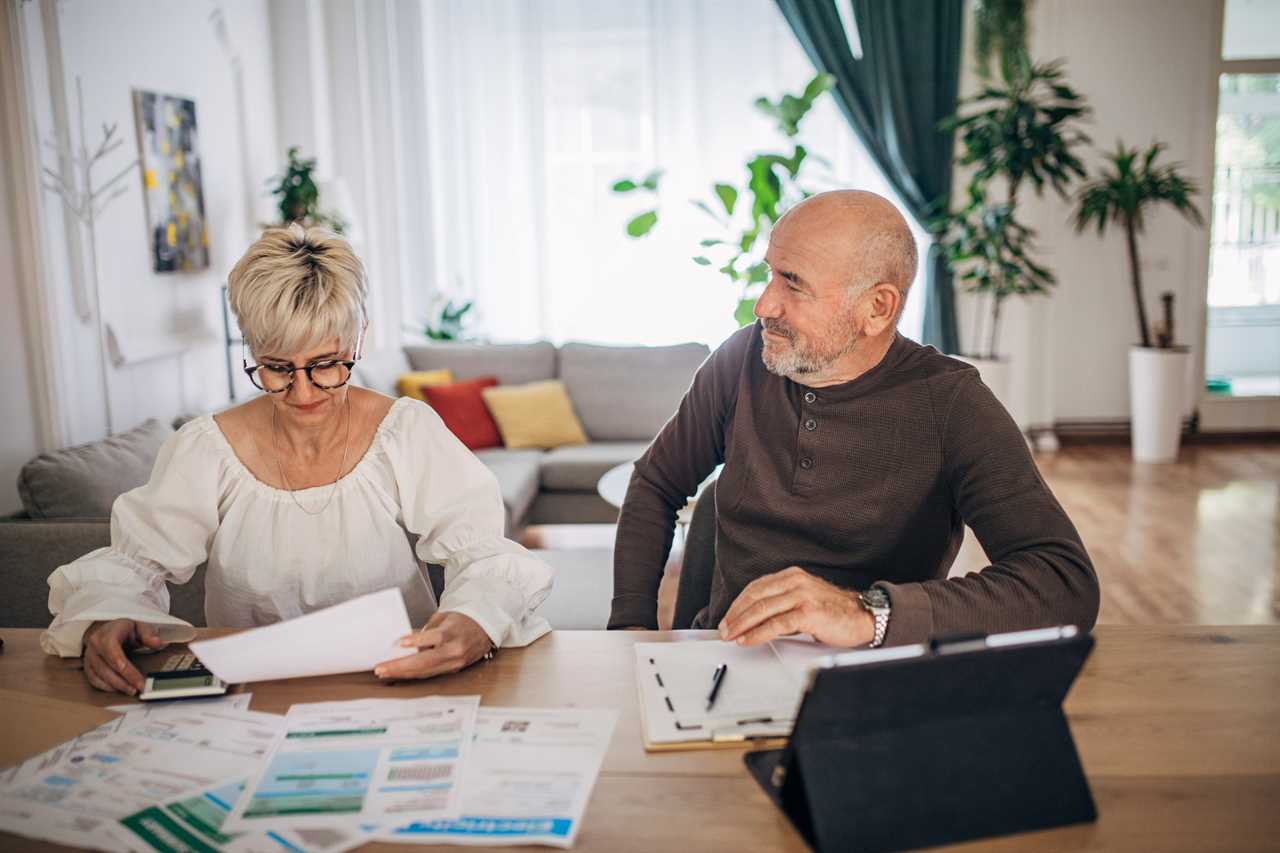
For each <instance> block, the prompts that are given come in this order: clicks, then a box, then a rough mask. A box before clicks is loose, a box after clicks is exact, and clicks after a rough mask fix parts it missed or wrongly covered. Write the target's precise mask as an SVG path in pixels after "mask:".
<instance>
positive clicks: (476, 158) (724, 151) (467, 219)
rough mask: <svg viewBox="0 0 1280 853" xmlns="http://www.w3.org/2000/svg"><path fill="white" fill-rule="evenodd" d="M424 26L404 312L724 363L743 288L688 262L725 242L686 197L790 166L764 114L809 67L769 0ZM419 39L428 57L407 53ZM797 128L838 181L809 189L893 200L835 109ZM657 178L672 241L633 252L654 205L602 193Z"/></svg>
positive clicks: (819, 178)
mask: <svg viewBox="0 0 1280 853" xmlns="http://www.w3.org/2000/svg"><path fill="white" fill-rule="evenodd" d="M407 20H409V16H403V15H402V16H401V21H402V23H403V22H404V21H407ZM418 23H420V25H421V28H420V30H418V31H416V32H413V33H405V32H400V33H398V34H397V38H396V41H397V42H398V43H399V44H401V45H402V49H401V54H402V57H401V61H405V60H404V57H406V56H409V55H410V54H411V53H417V55H418V57H420V61H421V63H422V65H421V71H422V74H421V77H416V76H415V75H411V76H412V79H411V80H410V81H409V82H408V83H406V84H405V86H406V88H410V89H412V90H414V91H410V92H401V93H400V103H401V104H402V108H403V110H404V113H405V115H406V116H410V117H412V116H414V115H418V114H420V120H419V121H414V120H405V121H404V122H403V123H402V125H401V128H400V131H399V132H401V133H403V134H406V137H405V138H404V139H403V140H402V142H401V145H400V149H401V150H403V151H404V152H405V155H404V158H403V160H402V163H403V164H404V168H405V169H406V170H407V171H406V174H405V176H404V177H405V180H406V181H408V183H409V185H410V186H413V187H418V188H421V190H422V192H423V194H424V198H425V199H426V200H425V201H424V202H423V203H422V205H421V206H422V208H423V209H422V210H421V215H418V216H413V217H411V218H410V220H409V221H402V222H400V223H399V230H400V232H401V239H403V240H410V241H422V242H423V243H424V244H425V245H424V246H423V247H422V249H421V251H420V252H419V251H417V250H415V252H414V254H415V255H416V258H415V260H417V259H418V258H420V259H421V261H422V266H424V267H425V268H424V269H421V270H419V269H417V268H416V266H417V265H416V264H410V265H409V268H407V269H404V270H403V276H402V286H403V288H404V292H403V297H402V304H403V305H404V306H405V308H406V309H407V310H408V311H409V313H411V314H413V315H414V316H420V315H423V314H425V313H426V312H427V311H428V310H429V308H430V307H431V305H432V304H433V303H434V302H435V301H436V300H437V299H438V298H439V297H440V296H442V295H445V296H450V297H453V298H455V299H459V298H466V299H474V300H475V302H476V305H477V309H476V310H477V315H478V317H477V330H478V331H479V332H481V333H482V334H484V335H486V336H487V337H489V338H490V339H492V340H528V339H535V338H546V339H549V340H552V341H556V342H563V341H566V340H587V341H597V342H603V343H645V344H663V343H673V342H678V341H690V340H693V341H703V342H706V343H709V344H712V345H715V344H717V343H719V342H720V341H722V340H723V339H724V338H725V337H726V336H727V335H728V334H730V333H731V332H732V331H733V330H734V329H735V328H736V324H735V323H734V321H733V319H732V313H733V308H734V306H735V305H736V300H737V298H738V292H737V289H736V288H735V287H734V286H732V285H731V284H730V283H729V282H728V280H727V279H726V278H725V277H724V276H723V275H721V274H719V273H717V272H715V269H714V267H700V266H697V265H696V264H694V263H693V261H692V257H693V256H694V255H696V254H700V253H701V252H703V251H704V250H702V249H701V248H700V247H699V245H698V241H699V240H700V239H702V238H706V237H716V236H720V234H719V232H718V228H717V226H716V224H715V223H714V222H712V221H711V219H710V218H709V217H707V215H706V214H705V213H702V212H701V211H699V210H697V209H695V208H694V207H693V205H692V204H690V199H694V198H702V199H708V198H709V197H710V187H711V184H712V183H713V182H715V181H729V182H732V183H736V184H739V185H741V183H742V182H743V176H744V175H745V166H744V164H745V162H746V161H747V160H748V159H749V158H750V156H751V154H753V153H754V152H757V151H761V150H786V146H787V145H788V142H787V141H786V140H785V139H784V138H783V137H782V136H781V135H780V134H778V133H777V131H776V130H775V129H774V128H773V125H772V123H771V122H770V121H769V120H768V119H767V118H766V117H764V116H763V115H761V114H760V113H759V112H757V111H756V110H755V109H754V108H753V107H752V106H751V103H752V101H753V100H754V99H755V98H756V97H757V96H759V95H766V96H768V97H770V98H772V99H776V98H777V97H778V96H779V95H780V94H781V93H782V92H784V91H786V92H798V91H799V90H800V89H801V88H802V87H803V86H804V84H805V83H806V82H807V81H808V79H809V78H810V77H811V76H812V74H813V69H812V67H811V66H810V65H809V62H808V60H807V59H806V58H805V56H804V53H803V51H802V50H801V48H800V47H799V45H798V44H797V43H796V41H795V38H794V36H793V35H792V33H791V31H790V29H789V27H788V26H787V24H786V22H785V21H784V20H783V19H782V16H781V15H780V14H779V13H778V11H777V9H776V7H775V6H774V3H773V2H772V0H648V2H630V3H599V2H594V0H538V2H529V0H485V2H476V0H436V2H432V3H428V4H426V5H425V6H423V7H421V16H420V18H418V19H416V20H414V24H415V25H416V24H418ZM415 38H416V39H419V40H420V48H421V49H420V52H417V51H410V50H409V49H406V48H404V47H403V46H404V45H405V44H406V43H410V44H411V43H412V41H413V40H414V39H415ZM419 84H420V85H419ZM802 126H803V127H804V132H803V134H802V139H801V140H800V141H802V142H803V143H804V144H805V146H806V147H807V148H809V150H810V151H812V152H815V153H819V154H822V155H823V156H825V157H826V158H827V160H829V161H830V164H831V168H830V170H827V172H826V174H825V175H822V174H821V173H822V172H823V171H824V170H822V169H817V170H816V171H815V174H814V178H813V179H812V185H811V187H810V188H813V189H820V188H823V187H825V186H850V187H861V188H865V189H871V190H874V191H876V192H880V193H883V194H885V195H889V196H890V197H892V195H891V192H890V190H889V188H888V186H887V184H886V183H885V182H884V180H883V178H882V177H881V176H880V174H879V172H878V170H877V169H876V167H875V166H874V164H873V163H872V162H871V160H870V158H869V157H867V155H866V154H865V152H864V151H863V149H862V146H861V144H860V143H859V142H858V140H857V139H856V138H855V137H854V136H853V133H852V131H851V130H850V128H849V126H848V124H847V123H846V122H845V121H844V119H843V117H841V116H840V114H839V112H838V111H837V109H836V107H835V105H834V103H833V102H832V101H831V99H830V98H823V99H822V102H821V104H820V106H819V107H817V108H816V109H815V110H814V111H813V113H811V114H810V115H809V116H808V117H807V118H806V120H805V122H804V124H803V125H802ZM653 168H663V169H665V170H666V174H665V176H664V177H663V179H662V184H661V187H662V189H661V195H660V198H659V199H658V200H657V201H658V206H659V211H660V220H659V224H658V226H657V227H656V228H655V229H654V230H653V231H652V232H651V233H650V235H649V236H647V237H645V238H643V239H640V240H633V239H631V238H628V237H627V236H626V235H625V232H624V226H625V223H626V222H627V221H628V220H629V219H630V218H631V217H632V216H633V215H635V214H636V213H638V212H640V211H641V210H643V209H645V203H646V200H645V199H643V198H641V197H639V196H638V195H636V194H631V195H623V196H619V195H615V194H613V193H611V192H610V191H609V187H610V185H611V184H612V183H613V182H614V181H615V180H616V179H618V178H620V177H624V176H640V175H644V174H645V173H647V172H648V171H649V170H651V169H653ZM411 197H412V194H411ZM917 238H918V240H920V242H921V248H922V252H921V256H922V257H923V254H924V253H923V248H924V246H925V242H924V241H925V239H926V238H925V236H924V234H923V233H919V234H917ZM917 284H919V282H917ZM922 300H923V286H917V287H913V289H912V298H911V299H909V300H908V305H907V310H906V312H905V313H904V317H903V320H902V323H901V328H902V330H903V331H904V333H906V334H908V335H910V336H912V337H916V338H918V337H919V332H920V327H921V323H922V317H923V302H922Z"/></svg>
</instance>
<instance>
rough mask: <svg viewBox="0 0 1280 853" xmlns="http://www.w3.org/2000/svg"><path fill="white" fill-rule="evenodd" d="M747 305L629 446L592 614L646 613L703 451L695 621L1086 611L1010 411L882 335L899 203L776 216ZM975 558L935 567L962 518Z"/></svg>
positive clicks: (879, 631) (898, 295) (910, 260)
mask: <svg viewBox="0 0 1280 853" xmlns="http://www.w3.org/2000/svg"><path fill="white" fill-rule="evenodd" d="M765 260H766V262H767V263H768V264H769V268H770V278H769V282H768V286H767V287H766V289H765V292H764V294H763V295H762V296H761V297H760V300H759V301H758V302H757V303H756V309H755V313H756V317H757V318H758V319H759V322H758V323H756V324H754V325H752V326H749V327H747V328H744V329H741V330H739V331H738V332H737V333H735V334H734V335H733V336H732V337H730V338H729V340H728V341H726V342H725V343H724V344H723V345H722V346H721V347H720V348H719V349H717V350H716V351H715V352H714V353H713V354H712V355H711V357H710V358H709V359H708V360H707V361H706V363H704V364H703V365H702V367H701V368H699V370H698V373H697V375H696V376H695V377H694V380H693V385H692V386H691V387H690V389H689V392H688V393H687V394H686V395H685V398H684V400H683V401H682V402H681V403H680V408H679V410H678V411H677V413H676V415H675V417H674V418H672V420H671V421H670V422H669V423H668V424H667V425H666V426H665V427H664V428H663V430H662V432H661V433H660V434H659V435H658V437H657V438H656V439H655V440H654V442H653V445H652V446H651V447H650V448H649V449H648V451H646V453H645V454H644V456H642V457H641V458H640V460H639V461H638V462H637V463H636V469H635V474H634V475H633V477H632V479H631V485H630V488H629V489H628V491H627V499H626V502H625V503H624V504H623V507H622V514H621V517H620V518H619V521H618V538H617V545H616V549H615V557H614V598H613V612H612V615H611V618H610V620H609V627H611V628H656V627H657V591H658V583H659V581H660V579H661V573H662V567H663V565H664V563H665V559H666V555H667V552H668V550H669V549H670V547H671V538H672V527H673V522H674V520H675V516H676V511H677V510H678V509H679V508H680V507H681V506H683V505H684V503H685V500H686V498H687V497H688V496H689V495H692V494H693V493H694V491H695V489H696V488H697V486H698V484H699V483H700V482H701V481H702V480H703V479H704V478H705V477H707V476H708V475H709V474H710V473H711V471H712V470H713V469H714V468H715V466H716V465H718V464H720V463H721V462H723V463H724V469H723V471H722V472H721V474H720V477H719V480H718V481H717V484H716V493H715V494H716V497H715V500H716V543H715V544H716V551H715V553H716V560H715V569H714V575H713V579H712V586H711V600H710V602H709V603H708V605H707V607H706V609H704V610H703V611H702V612H701V613H700V614H699V616H698V618H697V621H696V623H695V624H696V626H697V627H704V628H719V630H720V635H721V637H722V638H723V639H726V640H735V641H737V642H739V643H744V644H748V645H751V644H755V643H761V642H765V641H767V640H770V639H772V638H774V637H777V636H781V635H785V634H789V633H794V632H803V633H808V634H811V635H813V636H814V637H815V638H816V639H818V640H821V641H823V642H827V643H832V644H834V645H839V646H867V645H872V646H875V645H880V644H882V643H883V644H891V645H892V644H901V643H914V642H921V641H925V640H927V639H928V638H929V637H930V636H937V635H944V634H951V633H957V632H969V631H984V632H997V631H1011V630H1018V629H1025V628H1035V627H1042V626H1048V625H1057V624H1075V625H1078V626H1080V627H1081V628H1082V629H1085V630H1087V629H1089V628H1091V627H1092V626H1093V623H1094V621H1095V619H1096V618H1097V612H1098V582H1097V577H1096V575H1095V574H1094V570H1093V566H1092V564H1091V563H1090V561H1089V556H1088V554H1087V553H1086V552H1085V549H1084V545H1083V544H1082V543H1081V541H1080V537H1079V535H1078V534H1077V533H1076V530H1075V528H1074V527H1073V526H1072V524H1071V521H1070V520H1069V519H1068V518H1067V516H1066V513H1064V512H1063V510H1062V507H1061V506H1060V505H1059V504H1058V502H1057V501H1056V500H1055V499H1054V497H1053V495H1052V494H1051V493H1050V491H1049V488H1048V487H1047V486H1046V485H1045V483H1044V481H1043V480H1042V479H1041V478H1040V475H1039V472H1038V471H1037V469H1036V465H1035V462H1034V460H1033V459H1032V458H1031V454H1030V453H1029V452H1028V450H1027V446H1026V442H1025V440H1024V439H1023V436H1022V434H1021V432H1020V431H1019V430H1018V427H1017V426H1016V425H1015V424H1014V423H1013V420H1012V419H1011V418H1010V417H1009V415H1008V413H1007V412H1005V410H1004V408H1003V407H1002V406H1001V405H1000V403H999V402H998V401H997V400H996V399H995V397H994V396H993V395H992V394H991V392H990V391H989V390H988V389H987V387H986V386H985V385H983V384H982V381H981V380H980V379H979V378H978V373H977V371H976V370H975V369H974V368H972V367H970V366H969V365H966V364H964V363H963V362H959V361H956V360H954V359H950V358H947V357H946V356H943V355H940V354H939V353H938V352H937V351H936V350H934V349H932V348H930V347H921V346H919V345H918V344H915V343H913V342H912V341H910V340H909V339H907V338H904V337H902V336H900V335H898V334H897V331H896V325H897V321H898V317H899V315H900V313H901V310H902V306H903V304H904V302H905V300H906V295H907V289H908V287H909V286H910V284H911V281H912V279H913V278H914V277H915V271H916V250H915V242H914V240H913V238H912V235H911V231H910V229H909V228H908V227H907V223H906V222H905V220H904V219H903V218H902V215H901V214H900V213H898V211H897V210H896V209H895V208H894V207H893V205H892V204H890V203H889V202H888V201H886V200H885V199H883V198H881V197H880V196H877V195H875V194H873V193H868V192H857V191H840V192H830V193H823V194H821V195H817V196H814V197H813V198H810V199H808V200H806V201H804V202H802V203H801V204H799V205H796V206H795V207H794V208H792V209H791V210H790V211H789V212H788V213H787V214H786V215H785V216H784V217H782V219H781V220H779V222H778V223H777V225H776V227H775V228H774V230H773V234H772V236H771V238H770V240H769V249H768V253H767V254H766V256H765ZM966 524H968V525H969V526H970V527H972V528H973V530H974V533H975V534H976V535H977V537H978V541H979V542H981V543H982V546H983V548H984V549H985V550H986V553H987V554H988V556H989V557H990V558H991V560H992V563H991V565H990V566H987V567H986V568H985V569H984V570H982V571H981V572H977V573H973V574H969V575H966V576H965V577H963V578H953V579H947V571H948V569H949V568H950V566H951V563H952V561H953V560H954V558H955V555H956V551H957V550H958V549H959V547H960V542H961V539H962V537H963V533H964V526H965V525H966Z"/></svg>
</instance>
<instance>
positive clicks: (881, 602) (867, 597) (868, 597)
mask: <svg viewBox="0 0 1280 853" xmlns="http://www.w3.org/2000/svg"><path fill="white" fill-rule="evenodd" d="M860 595H861V596H862V601H863V603H865V604H866V605H867V607H870V608H873V609H879V608H881V607H888V606H889V594H888V593H886V592H885V591H884V590H883V589H880V588H879V587H872V588H871V589H869V590H867V591H866V592H863V593H860Z"/></svg>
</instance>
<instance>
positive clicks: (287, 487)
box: [271, 396, 351, 515]
mask: <svg viewBox="0 0 1280 853" xmlns="http://www.w3.org/2000/svg"><path fill="white" fill-rule="evenodd" d="M350 442H351V397H350V396H348V397H347V436H346V438H344V439H343V440H342V463H341V464H340V465H339V466H338V476H337V477H335V478H334V479H333V488H332V489H330V490H329V497H328V498H327V499H326V500H325V502H324V506H322V507H320V509H318V510H316V511H315V512H311V511H310V510H309V509H307V508H306V507H305V506H303V505H302V504H301V503H300V502H299V501H298V495H297V493H295V492H294V491H293V486H290V485H289V478H288V477H287V476H286V475H285V473H284V461H283V460H282V459H281V457H280V445H279V444H278V443H277V442H276V407H275V406H274V405H273V406H272V407H271V449H272V450H274V451H275V452H276V467H277V468H279V469H280V479H281V480H283V481H284V487H285V490H286V491H287V492H288V493H289V497H291V498H293V502H294V504H295V505H296V506H297V507H298V509H300V510H302V511H303V512H305V513H306V514H307V515H320V513H322V512H324V511H325V510H326V509H328V508H329V503H330V502H331V501H332V500H333V496H334V495H335V494H337V493H338V481H339V480H341V479H342V472H343V470H344V469H345V468H346V467H347V446H348V445H349V444H350Z"/></svg>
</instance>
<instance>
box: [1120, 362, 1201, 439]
mask: <svg viewBox="0 0 1280 853" xmlns="http://www.w3.org/2000/svg"><path fill="white" fill-rule="evenodd" d="M1190 369H1191V352H1190V351H1189V350H1187V349H1185V348H1174V349H1156V348H1155V347H1137V346H1135V347H1131V348H1130V349H1129V416H1130V418H1131V419H1132V421H1133V439H1132V442H1133V459H1134V461H1135V462H1173V461H1175V460H1176V459H1177V458H1178V444H1179V442H1180V441H1181V439H1182V414H1183V411H1184V410H1185V409H1186V403H1187V387H1188V384H1187V374H1188V371H1189V370H1190Z"/></svg>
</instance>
